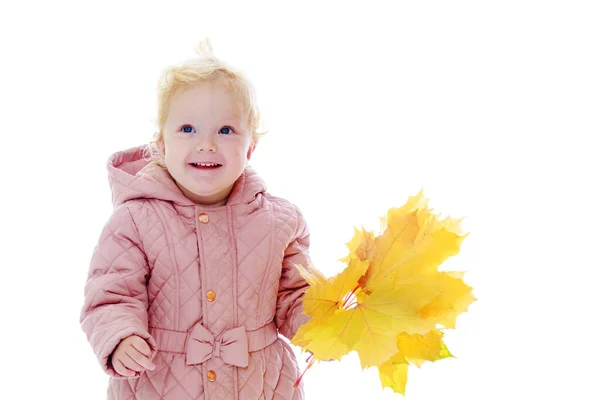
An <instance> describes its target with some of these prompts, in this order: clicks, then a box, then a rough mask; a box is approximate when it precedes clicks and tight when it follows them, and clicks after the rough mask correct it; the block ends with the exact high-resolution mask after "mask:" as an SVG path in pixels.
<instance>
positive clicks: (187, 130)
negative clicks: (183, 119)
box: [182, 125, 194, 133]
mask: <svg viewBox="0 0 600 400" xmlns="http://www.w3.org/2000/svg"><path fill="white" fill-rule="evenodd" d="M190 129H191V130H190ZM182 130H183V131H184V132H185V133H193V131H194V127H193V126H190V125H184V127H183V129H182Z"/></svg>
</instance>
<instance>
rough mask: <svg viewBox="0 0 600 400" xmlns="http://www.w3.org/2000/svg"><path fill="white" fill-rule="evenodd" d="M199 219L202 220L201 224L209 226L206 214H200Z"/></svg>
mask: <svg viewBox="0 0 600 400" xmlns="http://www.w3.org/2000/svg"><path fill="white" fill-rule="evenodd" d="M198 219H199V220H200V222H202V223H203V224H208V220H209V218H208V215H206V214H204V213H200V215H198Z"/></svg>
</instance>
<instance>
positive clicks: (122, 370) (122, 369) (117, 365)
mask: <svg viewBox="0 0 600 400" xmlns="http://www.w3.org/2000/svg"><path fill="white" fill-rule="evenodd" d="M113 368H114V369H115V371H117V372H118V373H119V375H121V376H134V375H135V372H133V371H131V370H130V369H128V368H127V367H126V366H125V365H123V363H122V362H121V361H120V360H113Z"/></svg>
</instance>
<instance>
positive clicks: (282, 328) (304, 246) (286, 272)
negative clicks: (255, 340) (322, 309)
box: [275, 208, 311, 340]
mask: <svg viewBox="0 0 600 400" xmlns="http://www.w3.org/2000/svg"><path fill="white" fill-rule="evenodd" d="M296 212H297V221H298V223H297V229H296V233H295V235H294V238H293V239H292V241H291V242H290V244H289V245H288V247H287V248H286V250H285V252H284V257H283V265H282V269H281V278H280V280H279V292H278V295H277V306H276V312H275V324H276V325H277V328H279V332H280V333H281V334H282V335H283V336H285V337H287V338H288V339H290V340H291V339H292V338H293V337H294V335H295V334H296V331H297V330H298V328H299V327H300V326H301V325H303V324H304V323H306V322H308V320H310V317H309V316H307V315H306V314H304V313H303V308H302V298H303V297H304V291H305V290H306V289H308V288H309V285H308V283H307V282H306V280H305V279H304V278H303V277H302V276H301V275H300V274H299V273H298V270H297V269H296V267H295V266H294V265H304V266H306V265H308V264H311V260H310V256H309V245H310V232H309V229H308V226H307V224H306V221H305V219H304V216H303V215H302V213H301V212H300V211H299V210H298V209H297V208H296Z"/></svg>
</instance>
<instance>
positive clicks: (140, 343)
mask: <svg viewBox="0 0 600 400" xmlns="http://www.w3.org/2000/svg"><path fill="white" fill-rule="evenodd" d="M136 339H137V340H132V341H131V345H132V346H133V347H134V348H135V349H136V350H137V351H139V352H140V353H142V354H143V355H145V356H146V357H149V356H150V354H152V349H150V346H149V345H148V343H146V341H145V340H144V339H142V338H140V337H137V338H136Z"/></svg>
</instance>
